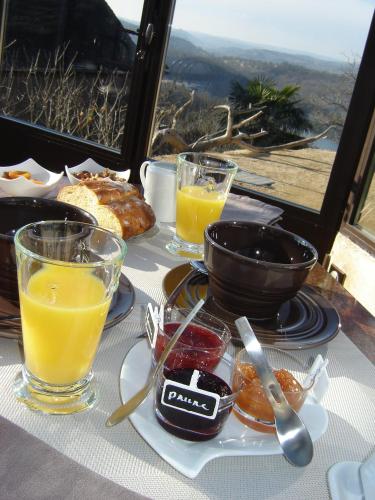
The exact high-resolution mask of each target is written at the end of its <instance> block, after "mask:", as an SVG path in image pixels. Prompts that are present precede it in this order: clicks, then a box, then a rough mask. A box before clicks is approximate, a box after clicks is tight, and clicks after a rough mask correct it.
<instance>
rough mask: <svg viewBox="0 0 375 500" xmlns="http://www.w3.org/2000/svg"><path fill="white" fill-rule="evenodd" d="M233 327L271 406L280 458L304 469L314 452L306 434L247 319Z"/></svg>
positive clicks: (241, 319) (239, 319)
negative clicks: (282, 456) (253, 366)
mask: <svg viewBox="0 0 375 500" xmlns="http://www.w3.org/2000/svg"><path fill="white" fill-rule="evenodd" d="M235 324H236V327H237V330H238V332H239V334H240V336H241V339H242V341H243V343H244V346H245V349H246V351H247V353H248V354H249V356H250V359H251V361H252V362H253V363H254V365H255V368H256V371H257V374H258V376H259V378H260V380H261V382H262V386H263V389H264V392H265V394H266V396H267V398H268V400H269V402H270V404H271V406H272V409H273V412H274V415H275V427H276V436H277V439H278V440H279V443H280V446H281V449H282V450H283V454H284V457H285V458H286V459H287V460H288V461H289V462H290V463H291V464H292V465H297V466H298V467H304V466H305V465H308V464H309V463H310V462H311V460H312V457H313V453H314V451H313V444H312V441H311V437H310V434H309V432H308V430H307V429H306V427H305V425H304V423H303V422H302V420H301V419H300V418H299V416H298V415H297V413H296V412H295V411H294V410H293V408H291V407H290V406H289V403H288V401H287V400H286V398H285V396H284V393H283V391H282V390H281V387H280V385H279V383H278V381H277V380H276V377H275V375H274V374H273V371H272V369H271V367H270V365H269V364H268V361H267V358H266V357H265V355H264V353H263V351H262V347H261V345H260V343H259V342H258V339H257V338H256V336H255V333H254V331H253V329H252V328H251V326H250V323H249V322H248V320H247V318H246V317H245V316H243V317H242V318H238V319H237V320H236V321H235Z"/></svg>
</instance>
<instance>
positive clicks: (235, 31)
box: [106, 0, 375, 60]
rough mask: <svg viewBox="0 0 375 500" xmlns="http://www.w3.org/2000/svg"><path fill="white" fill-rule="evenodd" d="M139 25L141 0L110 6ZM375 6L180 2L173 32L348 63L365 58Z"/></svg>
mask: <svg viewBox="0 0 375 500" xmlns="http://www.w3.org/2000/svg"><path fill="white" fill-rule="evenodd" d="M106 1H107V3H108V4H109V5H110V6H111V8H112V9H113V11H114V12H115V14H116V15H117V17H122V18H126V19H129V20H134V21H137V22H139V20H140V18H141V12H142V5H143V1H142V0H106ZM374 7H375V0H261V1H259V0H176V9H175V15H174V19H173V27H174V28H179V29H184V30H187V31H198V32H201V33H206V34H209V35H217V36H221V37H225V38H234V39H239V40H243V41H248V42H253V43H258V44H262V45H271V46H274V47H277V48H286V49H289V50H295V51H296V52H297V51H298V52H301V51H302V52H307V53H311V54H316V55H322V56H325V57H330V58H333V59H341V60H348V59H353V58H359V57H360V56H361V55H362V52H363V48H364V45H365V41H366V37H367V33H368V30H369V27H370V23H371V17H372V15H373V12H374Z"/></svg>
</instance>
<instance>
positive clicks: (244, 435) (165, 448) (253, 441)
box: [120, 340, 328, 478]
mask: <svg viewBox="0 0 375 500" xmlns="http://www.w3.org/2000/svg"><path fill="white" fill-rule="evenodd" d="M150 367H151V350H150V348H149V345H148V342H147V340H142V341H140V342H138V343H137V344H135V345H134V346H133V347H132V348H131V349H130V351H129V352H128V353H127V355H126V357H125V359H124V362H123V365H122V368H121V373H120V394H121V399H122V401H123V402H125V401H127V400H128V399H129V398H130V397H131V396H133V395H134V394H135V393H136V392H137V391H138V390H139V389H141V387H142V386H143V385H144V384H145V382H146V379H147V376H148V373H149V371H150ZM153 398H154V395H153V393H150V394H149V396H148V398H147V399H146V400H145V401H144V403H143V404H142V405H141V406H139V407H138V408H137V410H136V411H135V412H134V413H133V414H132V415H131V416H130V417H129V418H130V420H131V422H132V424H133V425H134V427H135V428H136V430H137V431H138V432H139V434H140V435H141V436H142V437H143V439H144V440H145V441H146V442H147V443H148V444H149V445H150V446H151V447H152V448H154V450H155V451H156V452H157V453H158V454H159V455H160V456H161V457H162V458H163V459H164V460H165V461H166V462H168V463H169V464H170V465H171V466H172V467H174V468H175V469H177V470H178V471H179V472H181V473H182V474H184V475H185V476H187V477H190V478H194V477H196V476H197V475H198V474H199V472H200V471H201V470H202V468H203V467H204V465H205V464H206V463H207V462H209V461H210V460H212V459H214V458H216V457H225V456H238V455H242V456H243V455H280V454H281V448H280V446H279V444H278V442H277V439H276V438H275V437H274V436H273V435H270V434H263V433H260V432H256V431H253V430H252V429H250V428H248V427H246V426H244V425H243V424H241V422H239V420H237V418H236V417H235V416H234V415H230V416H229V418H228V420H227V422H226V423H225V426H224V428H223V430H222V432H221V433H220V434H219V435H218V436H217V437H216V438H214V439H211V440H210V441H205V442H200V443H199V442H191V441H184V440H182V439H179V438H177V437H175V436H172V435H171V434H169V433H168V432H166V431H165V430H164V429H163V428H162V427H161V426H160V425H159V423H158V422H157V420H156V417H155V415H154V411H153ZM300 416H301V418H302V419H303V421H304V423H305V424H306V426H307V428H308V430H309V432H310V434H311V438H312V440H313V441H316V440H317V439H319V438H320V437H321V436H322V434H324V432H325V431H326V429H327V425H328V415H327V412H326V411H325V409H324V408H323V407H322V406H321V405H320V404H318V403H317V402H316V401H315V400H314V399H313V398H311V397H308V399H307V400H306V403H305V404H304V406H303V408H302V410H301V411H300Z"/></svg>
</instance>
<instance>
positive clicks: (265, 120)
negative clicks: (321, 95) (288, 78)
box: [229, 76, 311, 145]
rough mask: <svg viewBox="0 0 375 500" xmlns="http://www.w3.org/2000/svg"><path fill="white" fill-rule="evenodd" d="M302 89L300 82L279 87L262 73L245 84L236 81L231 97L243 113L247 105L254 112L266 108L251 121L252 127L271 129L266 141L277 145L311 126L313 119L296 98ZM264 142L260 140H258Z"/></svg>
mask: <svg viewBox="0 0 375 500" xmlns="http://www.w3.org/2000/svg"><path fill="white" fill-rule="evenodd" d="M299 89H300V88H299V86H298V85H286V86H285V87H283V88H282V89H278V88H277V87H276V85H275V83H274V82H273V81H271V80H269V79H267V78H263V77H261V76H259V77H257V78H254V79H252V80H250V81H249V82H248V84H247V85H246V86H242V85H241V84H240V83H239V82H233V84H232V89H231V93H230V95H229V100H230V102H231V104H232V105H233V106H234V108H235V109H236V110H237V111H238V112H240V113H241V114H243V110H244V109H247V110H250V113H251V114H253V113H254V112H256V111H258V110H263V115H262V116H261V117H260V119H259V120H257V121H256V123H254V125H251V128H250V130H249V131H250V132H252V131H256V129H257V128H258V129H259V127H261V128H262V129H264V130H266V131H267V132H268V135H267V136H265V137H264V139H263V145H270V144H272V145H274V144H278V143H280V142H284V141H286V140H293V139H298V138H299V137H300V135H299V134H301V132H306V131H308V130H310V129H311V123H310V122H309V120H308V118H307V117H306V114H305V112H304V110H303V109H302V108H301V107H300V105H299V103H300V101H299V100H298V99H297V94H298V92H299ZM261 142H262V141H261V140H259V141H258V142H257V143H261Z"/></svg>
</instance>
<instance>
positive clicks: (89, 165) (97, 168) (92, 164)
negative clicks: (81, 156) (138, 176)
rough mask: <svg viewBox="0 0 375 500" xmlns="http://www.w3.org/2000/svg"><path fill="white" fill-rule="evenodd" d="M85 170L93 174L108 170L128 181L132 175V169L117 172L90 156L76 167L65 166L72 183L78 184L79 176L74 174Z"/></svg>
mask: <svg viewBox="0 0 375 500" xmlns="http://www.w3.org/2000/svg"><path fill="white" fill-rule="evenodd" d="M83 170H86V171H87V172H92V173H93V174H98V173H100V172H103V170H108V171H109V172H111V173H114V174H116V175H117V176H118V177H121V179H123V180H124V181H128V180H129V177H130V170H124V171H123V172H116V171H115V170H111V169H109V168H107V169H106V168H105V167H102V166H101V165H99V163H96V161H94V160H93V159H92V158H88V159H87V160H85V161H84V162H83V163H80V164H79V165H76V166H75V167H70V168H69V167H68V166H65V172H66V175H67V176H68V179H69V181H70V183H71V184H78V183H79V182H80V181H79V179H77V177H75V176H74V175H73V174H78V173H79V172H82V171H83Z"/></svg>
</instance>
